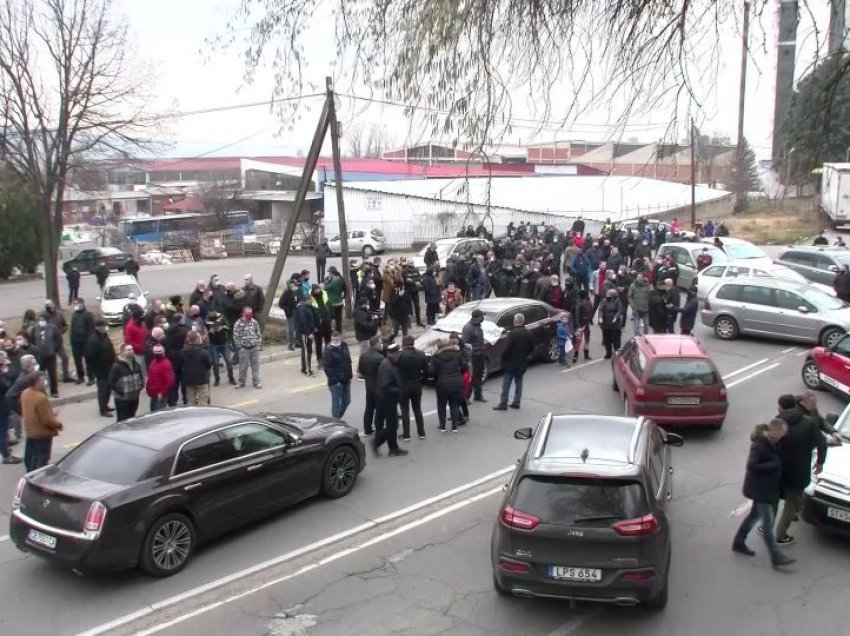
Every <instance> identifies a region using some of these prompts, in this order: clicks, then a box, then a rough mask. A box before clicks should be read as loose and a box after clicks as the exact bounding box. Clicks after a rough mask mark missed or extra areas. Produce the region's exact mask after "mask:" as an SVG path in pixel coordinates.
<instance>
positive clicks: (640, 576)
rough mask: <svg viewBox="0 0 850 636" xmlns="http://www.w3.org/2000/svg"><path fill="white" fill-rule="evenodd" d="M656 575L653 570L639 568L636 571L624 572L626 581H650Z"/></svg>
mask: <svg viewBox="0 0 850 636" xmlns="http://www.w3.org/2000/svg"><path fill="white" fill-rule="evenodd" d="M654 576H655V572H653V571H652V570H638V571H636V572H626V573H625V574H623V580H624V581H648V580H650V579H651V578H653V577H654Z"/></svg>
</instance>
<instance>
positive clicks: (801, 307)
mask: <svg viewBox="0 0 850 636" xmlns="http://www.w3.org/2000/svg"><path fill="white" fill-rule="evenodd" d="M700 320H701V321H702V324H704V325H705V326H706V327H710V328H712V329H714V334H715V335H716V336H717V337H718V338H720V339H721V340H733V339H735V338H737V337H738V336H739V335H750V336H760V337H764V338H776V339H778V340H793V341H795V342H810V343H812V344H820V345H823V346H825V347H832V346H834V345H835V343H837V342H838V341H839V340H840V339H841V338H842V337H843V336H844V334H845V333H847V331H848V330H850V307H848V305H847V304H845V303H844V302H843V301H841V300H839V299H838V298H836V297H835V296H830V295H829V294H826V293H824V292H822V291H821V290H820V289H818V288H817V287H815V286H814V285H812V284H810V283H795V282H793V281H790V280H783V279H773V278H763V277H753V278H736V279H734V280H729V281H728V282H727V281H721V282H720V283H718V284H717V285H716V286H715V287H714V289H712V290H711V291H710V292H709V293H708V296H706V298H705V301H703V308H702V311H700Z"/></svg>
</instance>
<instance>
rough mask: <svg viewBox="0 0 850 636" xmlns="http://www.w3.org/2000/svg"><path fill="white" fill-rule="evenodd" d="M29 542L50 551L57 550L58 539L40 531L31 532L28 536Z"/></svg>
mask: <svg viewBox="0 0 850 636" xmlns="http://www.w3.org/2000/svg"><path fill="white" fill-rule="evenodd" d="M27 541H29V542H30V543H35V544H37V545H40V546H42V547H45V548H47V549H48V550H55V549H56V537H51V536H50V535H49V534H44V533H43V532H39V531H38V530H30V531H29V534H27Z"/></svg>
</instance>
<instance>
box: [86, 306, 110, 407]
mask: <svg viewBox="0 0 850 636" xmlns="http://www.w3.org/2000/svg"><path fill="white" fill-rule="evenodd" d="M113 364H115V347H114V346H113V345H112V340H110V339H109V333H107V325H106V321H105V320H103V319H102V318H99V319H97V320H96V321H95V323H94V333H93V334H92V335H91V336H90V337H89V341H88V342H87V343H86V367H87V368H88V369H89V370H90V371H91V373H92V374H93V375H94V377H95V380H96V382H97V405H98V407H99V409H100V414H101V415H102V416H103V417H112V412H113V411H114V410H115V409H112V408H110V407H109V394H110V393H111V390H110V388H109V372H110V371H111V370H112V365H113Z"/></svg>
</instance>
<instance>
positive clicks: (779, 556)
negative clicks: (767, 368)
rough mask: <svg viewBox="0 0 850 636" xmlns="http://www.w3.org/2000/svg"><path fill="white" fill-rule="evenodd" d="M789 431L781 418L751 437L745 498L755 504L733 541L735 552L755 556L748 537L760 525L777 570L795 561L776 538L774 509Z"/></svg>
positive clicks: (757, 429)
mask: <svg viewBox="0 0 850 636" xmlns="http://www.w3.org/2000/svg"><path fill="white" fill-rule="evenodd" d="M787 430H788V426H787V424H786V423H785V421H784V420H781V419H778V418H777V419H773V420H771V421H770V424H759V425H758V426H756V428H755V430H754V431H753V433H752V435H751V436H750V439H751V440H752V445H751V446H750V456H749V458H748V459H747V474H746V477H744V496H745V497H746V498H747V499H751V500H752V502H753V504H752V507H751V508H750V512H749V514H748V515H747V516H746V517H744V519H743V521H741V525H740V527H739V528H738V532H736V533H735V539H734V540H733V541H732V551H733V552H738V553H739V554H746V555H747V556H754V555H755V552H754V551H753V550H751V549H750V548H749V547H748V546H747V535H749V533H750V530H752V529H753V526H754V525H755V524H756V522H757V521H760V522H761V527H762V528H763V529H764V532H763V535H762V536H764V542H765V545H766V546H767V551H768V552H769V553H770V560H771V562H772V563H773V567H780V566H783V565H791V564H792V563H794V561H795V560H794V559H792V558H790V557H787V556H785V555H784V554H783V553H782V551H781V550H780V549H779V548H778V547H777V545H776V541H775V540H774V538H773V508H774V506H776V503H777V502H778V501H779V490H780V480H781V471H782V459H781V456H780V453H779V448H778V447H777V443H778V442H780V440H781V439H782V437H783V436H784V435H785V433H786V431H787Z"/></svg>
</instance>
